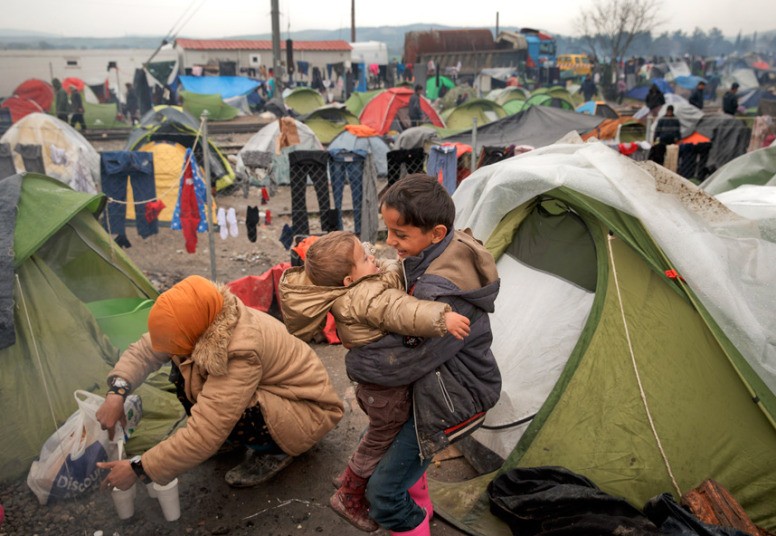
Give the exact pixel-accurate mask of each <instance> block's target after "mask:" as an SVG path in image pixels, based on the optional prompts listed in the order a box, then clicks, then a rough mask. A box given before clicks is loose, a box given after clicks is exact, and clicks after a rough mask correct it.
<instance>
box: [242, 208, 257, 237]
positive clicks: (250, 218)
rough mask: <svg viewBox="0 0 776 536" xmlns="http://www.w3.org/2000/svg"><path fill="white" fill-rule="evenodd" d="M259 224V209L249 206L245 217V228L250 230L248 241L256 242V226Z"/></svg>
mask: <svg viewBox="0 0 776 536" xmlns="http://www.w3.org/2000/svg"><path fill="white" fill-rule="evenodd" d="M258 224H259V207H252V206H249V207H248V210H247V211H246V215H245V227H246V228H247V229H248V240H250V241H251V242H255V241H256V226H257V225H258Z"/></svg>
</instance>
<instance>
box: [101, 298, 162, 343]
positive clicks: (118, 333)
mask: <svg viewBox="0 0 776 536" xmlns="http://www.w3.org/2000/svg"><path fill="white" fill-rule="evenodd" d="M153 304H154V301H153V300H150V299H148V298H114V299H111V300H100V301H95V302H90V303H87V304H86V307H87V308H88V309H89V311H91V313H92V314H93V315H94V318H95V320H97V324H98V325H99V326H100V329H102V331H103V333H105V335H107V336H108V338H109V339H110V342H111V343H113V346H115V347H116V348H118V350H119V351H120V352H123V351H124V350H125V349H126V348H127V346H129V345H130V344H132V343H133V342H135V341H136V340H138V339H139V338H140V336H141V335H142V334H143V333H145V332H146V331H148V313H149V312H150V311H151V306H152V305H153Z"/></svg>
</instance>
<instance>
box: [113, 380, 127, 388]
mask: <svg viewBox="0 0 776 536" xmlns="http://www.w3.org/2000/svg"><path fill="white" fill-rule="evenodd" d="M111 384H112V385H113V387H124V388H127V387H129V382H128V381H127V380H125V379H123V378H113V380H112V381H111Z"/></svg>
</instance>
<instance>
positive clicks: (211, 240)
mask: <svg viewBox="0 0 776 536" xmlns="http://www.w3.org/2000/svg"><path fill="white" fill-rule="evenodd" d="M208 115H210V114H209V113H208V111H207V110H203V111H202V115H200V116H199V118H200V119H202V160H204V164H205V192H206V196H205V199H206V201H205V202H206V203H207V206H206V207H205V217H206V218H207V239H208V245H209V249H210V279H211V280H212V281H216V278H217V277H218V274H217V271H216V239H215V235H214V234H213V187H212V186H211V184H210V145H208V140H207V117H208ZM194 165H196V163H195V164H194Z"/></svg>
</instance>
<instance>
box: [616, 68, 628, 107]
mask: <svg viewBox="0 0 776 536" xmlns="http://www.w3.org/2000/svg"><path fill="white" fill-rule="evenodd" d="M626 91H628V84H626V83H625V76H624V75H620V79H619V80H617V104H622V101H623V99H624V98H625V92H626Z"/></svg>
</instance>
